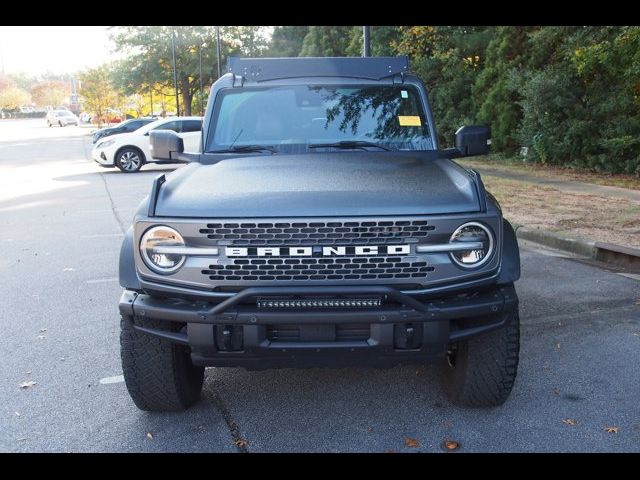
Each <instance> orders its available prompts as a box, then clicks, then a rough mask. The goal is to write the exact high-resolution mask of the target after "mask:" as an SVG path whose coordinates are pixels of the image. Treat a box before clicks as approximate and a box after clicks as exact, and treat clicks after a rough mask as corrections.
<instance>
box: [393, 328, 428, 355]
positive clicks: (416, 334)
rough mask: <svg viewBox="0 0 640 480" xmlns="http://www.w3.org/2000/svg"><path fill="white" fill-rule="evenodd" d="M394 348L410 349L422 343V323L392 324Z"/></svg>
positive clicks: (418, 346)
mask: <svg viewBox="0 0 640 480" xmlns="http://www.w3.org/2000/svg"><path fill="white" fill-rule="evenodd" d="M393 337H394V340H393V343H394V346H395V348H398V349H401V350H410V349H416V348H420V345H421V344H422V323H396V324H395V325H394V326H393Z"/></svg>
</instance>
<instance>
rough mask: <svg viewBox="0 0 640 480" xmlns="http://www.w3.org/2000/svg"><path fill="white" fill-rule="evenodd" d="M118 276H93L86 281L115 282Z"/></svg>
mask: <svg viewBox="0 0 640 480" xmlns="http://www.w3.org/2000/svg"><path fill="white" fill-rule="evenodd" d="M117 281H118V277H109V278H94V279H93V280H87V283H109V282H117Z"/></svg>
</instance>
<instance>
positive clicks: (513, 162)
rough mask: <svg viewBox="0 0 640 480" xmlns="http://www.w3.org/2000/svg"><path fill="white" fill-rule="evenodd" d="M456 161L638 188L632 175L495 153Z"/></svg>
mask: <svg viewBox="0 0 640 480" xmlns="http://www.w3.org/2000/svg"><path fill="white" fill-rule="evenodd" d="M456 161H457V162H459V163H461V164H463V165H465V166H466V167H468V168H482V167H489V168H492V169H494V170H498V171H501V172H514V173H526V174H527V175H532V176H535V177H540V178H553V179H558V180H574V181H578V182H586V183H594V184H596V185H608V186H611V187H622V188H630V189H634V190H640V177H636V176H632V175H622V174H611V173H593V172H584V171H576V170H572V169H570V168H562V167H557V166H548V165H541V164H537V163H524V162H522V160H519V159H517V158H510V159H505V158H501V157H498V156H495V155H486V156H481V157H474V158H470V159H467V158H463V159H460V160H456Z"/></svg>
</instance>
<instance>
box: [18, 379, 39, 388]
mask: <svg viewBox="0 0 640 480" xmlns="http://www.w3.org/2000/svg"><path fill="white" fill-rule="evenodd" d="M35 384H36V382H34V381H33V380H29V381H28V382H22V383H21V384H20V385H18V386H19V387H20V388H31V387H33V386H34V385H35Z"/></svg>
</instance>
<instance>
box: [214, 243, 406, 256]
mask: <svg viewBox="0 0 640 480" xmlns="http://www.w3.org/2000/svg"><path fill="white" fill-rule="evenodd" d="M410 252H411V249H410V247H409V245H365V246H358V245H356V246H344V247H342V246H340V247H226V248H225V254H226V256H227V257H313V256H322V257H335V256H343V255H409V253H410Z"/></svg>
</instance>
